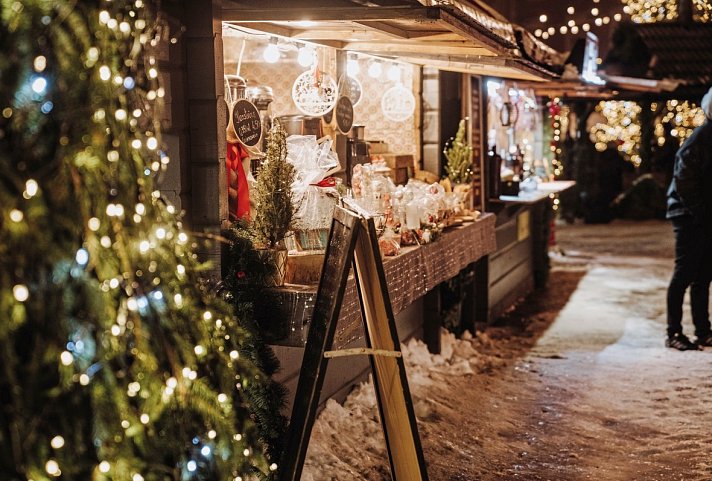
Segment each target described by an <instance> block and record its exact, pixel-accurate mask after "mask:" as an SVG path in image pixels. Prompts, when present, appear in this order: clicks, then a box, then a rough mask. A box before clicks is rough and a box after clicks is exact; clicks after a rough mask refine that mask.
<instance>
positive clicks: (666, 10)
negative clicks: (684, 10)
mask: <svg viewBox="0 0 712 481" xmlns="http://www.w3.org/2000/svg"><path fill="white" fill-rule="evenodd" d="M623 2H624V3H625V6H624V7H623V11H624V12H625V13H626V14H628V15H630V17H631V20H633V22H635V23H653V22H663V21H670V20H675V19H676V18H677V16H678V10H677V9H678V0H623ZM692 14H693V19H694V20H695V21H697V22H709V21H710V20H711V19H712V3H711V2H710V1H709V0H692Z"/></svg>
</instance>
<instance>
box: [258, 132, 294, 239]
mask: <svg viewBox="0 0 712 481" xmlns="http://www.w3.org/2000/svg"><path fill="white" fill-rule="evenodd" d="M294 176H295V170H294V166H293V165H292V164H290V163H289V162H287V133H286V132H285V131H284V129H283V128H282V126H281V125H280V123H279V122H275V124H274V126H272V128H271V129H270V131H269V133H268V134H267V152H266V156H265V160H264V163H263V164H262V167H261V168H260V174H259V176H258V177H257V186H256V189H255V194H254V195H255V204H256V207H255V209H256V214H255V220H254V223H253V226H252V228H253V230H254V232H255V235H256V238H257V242H258V244H259V246H260V247H264V248H269V249H275V248H278V247H280V243H281V242H282V241H283V240H284V237H285V235H286V234H287V231H289V227H290V224H291V223H292V215H293V211H294V208H293V206H292V182H294Z"/></svg>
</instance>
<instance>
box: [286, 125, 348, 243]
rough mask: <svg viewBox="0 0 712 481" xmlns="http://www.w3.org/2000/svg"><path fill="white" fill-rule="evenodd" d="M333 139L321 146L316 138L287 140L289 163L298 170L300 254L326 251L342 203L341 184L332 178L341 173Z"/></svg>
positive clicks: (294, 193) (296, 214)
mask: <svg viewBox="0 0 712 481" xmlns="http://www.w3.org/2000/svg"><path fill="white" fill-rule="evenodd" d="M331 143H332V141H331V139H329V138H327V139H325V140H323V141H322V142H321V143H319V142H318V141H317V138H316V137H315V136H313V135H291V136H289V137H288V138H287V151H288V161H289V162H290V163H291V164H292V165H293V166H294V167H295V170H296V176H295V179H294V183H293V184H292V203H293V204H294V209H295V211H294V219H293V221H292V229H293V230H294V231H295V234H296V235H295V241H296V243H297V245H296V246H294V247H295V248H296V249H298V250H314V249H324V248H325V247H326V242H327V238H328V230H329V226H330V225H331V219H332V217H333V213H334V206H335V205H336V203H337V200H338V196H339V194H338V191H337V180H336V179H335V178H334V177H330V175H331V174H332V173H334V172H336V171H337V170H339V168H340V166H339V160H338V158H337V157H336V154H335V153H334V152H333V151H332V150H331Z"/></svg>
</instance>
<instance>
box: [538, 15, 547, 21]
mask: <svg viewBox="0 0 712 481" xmlns="http://www.w3.org/2000/svg"><path fill="white" fill-rule="evenodd" d="M547 20H549V17H547V16H546V15H539V21H540V22H546V21H547Z"/></svg>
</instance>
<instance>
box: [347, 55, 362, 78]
mask: <svg viewBox="0 0 712 481" xmlns="http://www.w3.org/2000/svg"><path fill="white" fill-rule="evenodd" d="M360 71H361V67H360V66H359V64H358V60H356V59H355V58H350V59H348V60H347V61H346V74H347V75H348V76H349V77H355V76H356V75H358V73H359V72H360Z"/></svg>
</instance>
